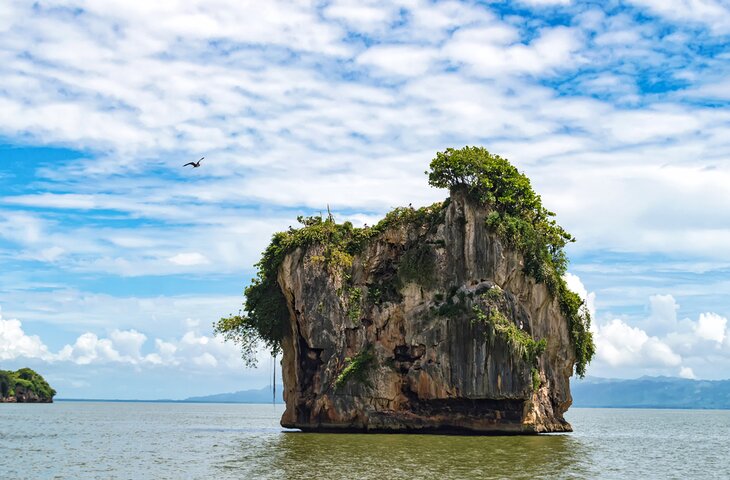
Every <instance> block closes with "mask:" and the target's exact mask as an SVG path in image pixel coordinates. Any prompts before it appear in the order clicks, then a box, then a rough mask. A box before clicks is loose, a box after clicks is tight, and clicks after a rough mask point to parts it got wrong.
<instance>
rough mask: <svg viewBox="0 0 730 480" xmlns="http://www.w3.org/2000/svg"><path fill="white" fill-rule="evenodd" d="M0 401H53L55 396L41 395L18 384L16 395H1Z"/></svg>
mask: <svg viewBox="0 0 730 480" xmlns="http://www.w3.org/2000/svg"><path fill="white" fill-rule="evenodd" d="M0 403H53V398H49V397H41V396H40V395H38V394H37V393H35V392H34V391H32V390H28V389H26V388H24V387H21V386H18V387H16V390H15V395H11V396H7V397H0Z"/></svg>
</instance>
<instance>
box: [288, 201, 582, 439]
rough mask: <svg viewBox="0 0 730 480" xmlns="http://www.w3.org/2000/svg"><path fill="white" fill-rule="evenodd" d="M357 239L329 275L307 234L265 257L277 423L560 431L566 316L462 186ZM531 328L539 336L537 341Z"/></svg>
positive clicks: (568, 360) (571, 359) (568, 369)
mask: <svg viewBox="0 0 730 480" xmlns="http://www.w3.org/2000/svg"><path fill="white" fill-rule="evenodd" d="M434 209H435V211H433V212H430V214H429V216H428V217H427V218H423V219H420V220H416V221H408V222H401V223H395V224H393V225H392V226H389V227H387V228H384V229H383V231H382V232H380V233H378V234H377V235H375V236H372V237H371V238H369V239H367V241H366V243H365V244H364V245H363V247H362V248H360V249H359V251H358V252H357V253H355V254H354V255H353V257H352V263H351V266H350V265H348V267H349V268H347V269H345V271H344V272H343V273H342V274H333V273H332V271H331V270H329V269H327V268H325V266H323V264H322V260H321V259H322V258H323V253H324V252H323V250H324V249H325V248H326V247H325V246H324V245H323V244H321V243H313V244H310V245H307V246H305V247H300V248H297V249H295V250H294V251H292V252H290V253H288V254H287V255H286V256H285V257H284V259H283V261H282V262H281V265H280V268H279V270H278V284H279V286H280V288H281V290H282V292H283V293H284V296H285V298H286V303H287V307H288V310H289V321H288V325H287V326H286V332H285V335H284V337H283V340H282V342H281V346H282V350H283V360H282V371H283V380H284V388H285V391H284V398H285V401H286V411H285V413H284V415H283V417H282V420H281V424H282V425H283V426H285V427H293V428H300V429H302V430H317V431H337V430H346V431H434V432H462V433H490V432H502V433H539V432H561V431H570V430H571V427H570V425H569V424H568V423H567V422H566V421H565V419H564V418H563V413H564V412H565V411H566V410H567V409H568V407H569V406H570V404H571V396H570V388H569V377H570V376H571V375H572V372H573V365H574V363H575V354H574V350H573V348H572V347H571V338H570V331H569V321H568V319H566V317H565V315H564V314H563V313H562V312H561V308H560V306H559V302H558V301H557V300H556V298H554V296H553V295H551V293H550V292H549V290H548V288H547V287H546V285H545V284H542V283H537V282H536V281H535V280H534V279H533V278H532V277H530V276H528V275H526V274H525V268H524V259H523V256H522V255H521V254H520V253H518V252H516V251H513V250H510V249H509V248H506V246H505V244H504V243H503V241H502V240H500V238H498V236H497V235H496V234H495V233H493V231H492V230H490V229H489V228H488V227H487V222H486V219H487V215H488V214H489V209H487V208H485V207H484V206H483V205H482V204H480V203H479V202H476V201H474V200H473V199H472V198H471V197H470V196H469V195H467V193H466V191H464V190H453V191H452V194H451V197H450V200H448V201H447V202H445V203H444V204H443V205H442V206H436V207H434ZM543 339H544V341H542V342H541V341H540V340H543Z"/></svg>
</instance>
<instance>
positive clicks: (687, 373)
mask: <svg viewBox="0 0 730 480" xmlns="http://www.w3.org/2000/svg"><path fill="white" fill-rule="evenodd" d="M679 376H680V377H681V378H688V379H694V378H697V377H696V376H695V373H694V372H693V371H692V369H691V368H689V367H682V368H680V369H679Z"/></svg>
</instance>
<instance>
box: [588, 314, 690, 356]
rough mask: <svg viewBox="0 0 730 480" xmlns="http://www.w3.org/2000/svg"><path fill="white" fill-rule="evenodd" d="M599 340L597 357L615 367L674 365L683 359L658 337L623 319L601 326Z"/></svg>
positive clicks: (597, 334) (596, 333)
mask: <svg viewBox="0 0 730 480" xmlns="http://www.w3.org/2000/svg"><path fill="white" fill-rule="evenodd" d="M595 342H596V352H597V353H596V357H597V358H596V360H598V361H601V362H605V363H606V364H607V365H609V366H611V367H626V366H632V367H634V368H636V367H639V366H640V367H642V368H654V367H674V366H678V365H680V364H681V362H682V357H680V356H679V355H678V354H676V353H675V352H673V351H672V349H671V348H670V347H669V346H668V345H666V344H665V343H663V342H662V341H661V340H659V339H658V338H657V337H650V336H648V335H647V334H646V332H644V331H643V330H641V329H639V328H636V327H631V326H629V325H627V324H626V323H624V322H623V321H622V320H619V319H614V320H611V321H610V322H608V323H604V324H602V325H599V326H597V328H596V332H595Z"/></svg>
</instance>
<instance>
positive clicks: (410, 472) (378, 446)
mask: <svg viewBox="0 0 730 480" xmlns="http://www.w3.org/2000/svg"><path fill="white" fill-rule="evenodd" d="M251 447H252V445H251V444H250V443H249V442H242V443H241V444H239V448H238V452H239V453H240V454H242V456H241V457H239V458H237V459H236V460H234V461H233V462H226V464H224V468H226V467H227V468H235V464H238V465H239V466H242V465H248V466H249V467H250V466H251V465H252V464H253V463H256V464H257V465H256V467H255V468H254V469H252V470H250V473H251V475H252V476H253V477H254V478H293V479H298V478H302V479H304V478H307V479H309V478H322V479H341V478H409V479H410V478H444V479H446V478H516V479H519V478H566V477H569V476H571V475H574V474H578V473H579V472H578V471H577V470H576V466H578V465H584V464H586V458H585V456H586V452H585V449H584V448H583V447H582V445H581V443H580V441H578V440H576V439H575V438H572V437H571V436H569V435H546V436H528V437H518V436H503V437H474V436H472V437H459V436H448V435H412V434H411V435H398V434H392V435H382V434H315V433H297V432H291V433H283V434H281V435H279V436H275V437H272V438H271V439H269V440H268V441H267V442H265V444H262V445H260V446H258V448H253V449H252V448H251ZM257 459H258V460H257ZM264 459H265V460H264ZM568 472H572V473H568Z"/></svg>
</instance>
